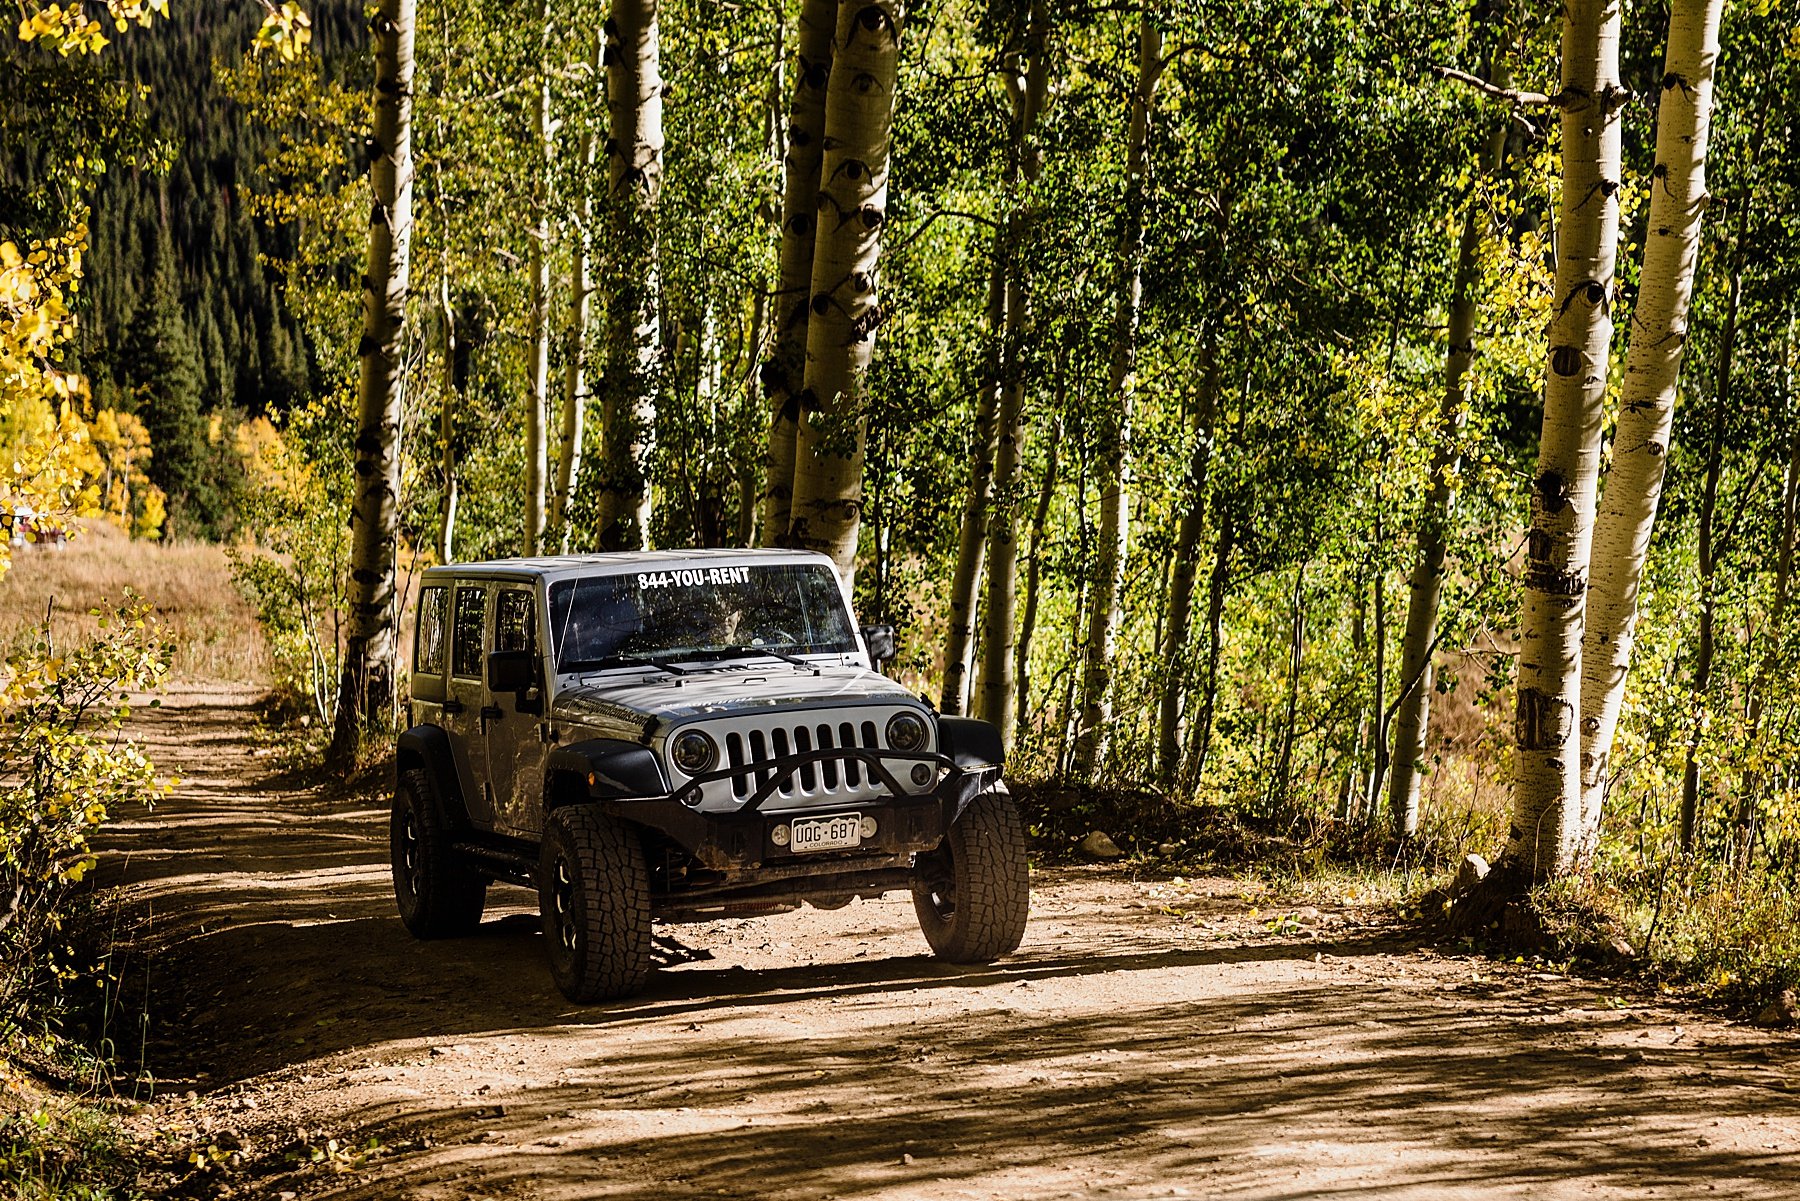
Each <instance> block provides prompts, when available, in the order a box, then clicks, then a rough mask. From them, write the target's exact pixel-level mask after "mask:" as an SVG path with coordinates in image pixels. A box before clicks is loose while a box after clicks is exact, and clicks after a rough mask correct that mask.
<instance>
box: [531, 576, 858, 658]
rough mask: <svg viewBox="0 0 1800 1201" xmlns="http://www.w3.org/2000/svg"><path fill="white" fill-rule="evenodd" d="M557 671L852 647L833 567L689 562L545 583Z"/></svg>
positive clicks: (852, 636)
mask: <svg viewBox="0 0 1800 1201" xmlns="http://www.w3.org/2000/svg"><path fill="white" fill-rule="evenodd" d="M550 629H551V636H552V638H553V639H554V647H555V652H556V666H557V670H558V671H603V670H605V669H607V668H611V667H646V666H648V667H657V668H662V669H664V670H668V669H669V668H668V665H669V664H671V663H676V662H681V661H684V660H685V661H689V662H692V661H695V660H700V661H705V660H714V661H722V660H726V659H734V658H747V657H750V656H753V655H770V656H773V657H775V658H778V659H788V658H790V657H791V656H795V655H823V654H852V653H854V652H855V651H856V649H857V642H856V635H855V633H854V632H853V631H852V629H851V627H850V615H849V614H848V613H846V612H845V611H844V598H843V593H842V592H840V591H839V590H838V582H837V576H836V575H835V574H834V573H833V572H832V570H831V568H829V567H827V566H824V565H822V564H811V563H775V564H769V565H767V566H763V565H739V566H733V567H711V566H699V565H696V566H692V567H675V568H660V569H658V570H655V571H637V572H618V573H612V574H607V575H592V576H583V577H581V578H579V579H572V580H558V581H557V582H555V583H554V584H552V585H550Z"/></svg>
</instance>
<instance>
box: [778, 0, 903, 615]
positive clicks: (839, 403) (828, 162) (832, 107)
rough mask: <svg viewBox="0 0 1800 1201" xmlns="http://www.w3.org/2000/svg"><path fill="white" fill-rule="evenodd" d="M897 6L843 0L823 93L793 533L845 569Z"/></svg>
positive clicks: (856, 488) (855, 522)
mask: <svg viewBox="0 0 1800 1201" xmlns="http://www.w3.org/2000/svg"><path fill="white" fill-rule="evenodd" d="M903 8H904V6H903V5H902V4H901V3H899V0H842V2H841V3H840V4H839V5H838V21H837V40H836V44H835V47H834V51H833V56H832V66H831V82H830V86H829V89H828V92H827V96H826V101H825V155H824V158H823V160H822V161H821V163H820V166H819V179H820V185H819V207H818V227H819V228H818V240H817V242H816V243H815V244H814V247H813V274H812V301H811V305H812V313H811V315H810V316H809V317H808V319H807V329H806V386H805V387H804V388H803V389H802V391H801V393H800V402H801V403H800V430H799V434H798V437H797V439H796V443H795V447H796V449H795V454H794V495H793V501H792V508H791V516H790V521H789V526H788V541H789V544H790V545H792V546H795V547H799V548H801V549H804V550H814V551H821V552H823V553H825V554H828V555H830V556H831V557H832V559H833V561H835V562H836V564H837V568H838V571H839V573H840V574H842V575H843V576H844V578H845V579H851V578H853V577H854V575H855V572H856V541H857V535H858V533H859V531H860V529H861V526H862V494H863V478H862V477H863V438H864V433H865V420H866V414H865V410H866V401H867V397H866V387H867V375H868V370H869V361H870V359H871V357H872V356H873V355H874V352H875V329H876V326H878V325H879V324H880V323H881V307H880V304H879V303H878V300H877V290H878V283H879V279H880V273H879V269H880V255H881V232H882V229H883V227H884V226H885V225H886V223H887V190H888V167H889V162H890V158H891V153H892V148H891V144H890V134H891V131H892V124H893V116H894V85H895V82H896V78H897V75H898V69H899V63H900V31H901V23H902V21H903V20H904V13H903V11H902V10H903Z"/></svg>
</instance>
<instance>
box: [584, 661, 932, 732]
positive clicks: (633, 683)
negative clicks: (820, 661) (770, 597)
mask: <svg viewBox="0 0 1800 1201" xmlns="http://www.w3.org/2000/svg"><path fill="white" fill-rule="evenodd" d="M896 702H898V703H901V704H906V703H911V704H912V705H913V706H915V707H922V706H921V703H920V701H919V699H918V697H916V696H914V695H913V694H912V693H910V692H908V691H907V690H906V689H905V688H903V687H902V686H901V685H899V684H897V683H895V682H894V681H893V680H890V679H888V678H887V677H886V676H883V675H880V674H878V673H876V672H873V671H868V670H866V669H864V668H860V667H837V666H823V665H821V666H820V667H819V668H818V669H817V672H816V674H815V671H814V669H813V668H812V667H810V666H809V667H798V666H794V665H792V664H787V663H781V664H775V665H770V664H762V663H756V664H738V663H732V664H728V665H725V666H722V667H719V668H717V669H716V670H694V671H690V674H687V675H681V676H678V675H674V674H672V673H665V672H661V671H657V670H655V669H643V670H636V671H628V672H616V673H609V674H607V675H605V676H601V677H598V678H596V677H593V676H590V677H588V678H587V679H586V680H584V681H583V682H581V683H578V684H575V685H573V686H569V687H565V688H563V689H561V690H560V691H559V692H558V694H557V698H556V704H555V706H554V710H555V716H556V717H558V718H560V719H562V720H564V721H574V722H580V723H582V724H584V725H616V726H636V727H638V728H640V729H644V728H646V727H648V726H650V725H651V723H650V722H648V721H647V720H646V719H648V718H656V719H659V720H664V721H678V720H683V719H686V718H691V717H706V716H716V715H720V714H726V713H742V712H744V711H746V710H756V709H779V708H840V707H844V706H853V705H863V704H873V705H891V704H894V703H896Z"/></svg>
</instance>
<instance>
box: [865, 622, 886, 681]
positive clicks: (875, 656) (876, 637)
mask: <svg viewBox="0 0 1800 1201" xmlns="http://www.w3.org/2000/svg"><path fill="white" fill-rule="evenodd" d="M862 640H863V648H864V649H865V650H867V651H868V652H869V661H870V662H871V663H873V664H875V668H876V670H878V671H879V670H880V669H881V665H882V664H883V663H887V662H890V661H892V659H893V658H894V627H893V626H864V627H863V628H862Z"/></svg>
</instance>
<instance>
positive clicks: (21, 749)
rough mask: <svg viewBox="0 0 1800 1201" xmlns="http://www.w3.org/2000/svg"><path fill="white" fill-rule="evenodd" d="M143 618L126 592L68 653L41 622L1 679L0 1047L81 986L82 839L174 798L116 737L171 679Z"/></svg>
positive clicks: (161, 646)
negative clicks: (124, 813)
mask: <svg viewBox="0 0 1800 1201" xmlns="http://www.w3.org/2000/svg"><path fill="white" fill-rule="evenodd" d="M149 611H150V607H149V605H148V604H146V603H145V602H144V601H142V600H141V599H140V598H138V597H136V596H135V595H132V594H131V593H129V592H128V593H127V596H126V600H125V602H124V603H123V604H121V605H119V606H117V607H114V608H112V609H110V610H109V611H106V612H97V613H94V614H92V616H94V617H95V618H96V623H97V628H96V630H95V632H94V633H93V634H92V635H91V636H89V637H88V638H86V639H85V640H84V641H81V642H80V643H78V644H77V645H74V646H72V647H69V648H63V647H59V646H58V645H57V642H56V638H55V636H54V633H53V627H52V625H51V623H50V620H49V618H48V617H46V619H45V622H44V624H43V625H41V626H39V627H37V628H36V630H35V631H34V632H33V634H32V635H31V636H30V637H29V638H28V639H27V640H26V641H25V643H24V645H23V646H22V647H21V648H20V649H18V650H17V651H15V652H14V653H13V654H12V655H10V656H9V657H8V658H7V660H6V663H5V666H4V668H0V1036H8V1037H10V1036H13V1035H16V1034H17V1033H18V1032H19V1031H20V1030H21V1029H25V1028H29V1027H30V1026H31V1025H32V1024H34V1023H36V1022H38V1021H40V1020H41V1019H42V1017H43V1015H44V1013H45V1012H47V1010H46V1008H45V1007H46V1005H50V1004H53V1002H54V1000H55V997H56V993H57V992H58V990H59V988H60V987H61V986H62V985H63V984H65V983H66V982H68V981H69V980H71V979H72V978H74V977H75V976H77V975H79V974H81V973H80V972H78V970H77V967H78V965H76V964H75V963H73V962H72V958H73V952H72V951H70V950H69V949H68V945H67V939H66V938H64V937H63V936H62V932H63V930H64V927H65V925H66V923H67V919H68V917H69V909H70V907H71V906H72V905H73V904H74V903H75V892H74V890H75V888H76V886H77V885H78V884H79V883H80V882H81V880H82V878H83V877H84V876H85V875H86V874H87V873H88V872H89V871H90V870H92V868H93V866H94V862H95V860H94V853H93V849H92V848H91V846H90V845H89V841H88V840H89V837H90V836H91V835H92V833H93V832H94V830H95V829H96V828H97V827H98V826H99V825H100V824H101V823H102V822H103V821H105V820H106V817H107V814H108V813H110V812H112V811H114V810H116V809H119V808H121V807H125V806H133V805H145V806H148V805H150V804H152V803H153V802H154V801H155V800H156V799H157V798H159V797H161V796H163V795H164V794H166V793H167V791H168V790H169V788H170V787H171V786H172V785H171V782H169V781H162V780H158V779H157V778H156V774H155V769H154V768H153V767H152V766H151V764H150V762H149V760H148V759H146V758H145V757H144V755H143V752H142V751H140V750H139V749H138V748H137V747H136V746H135V745H134V744H133V743H132V742H131V741H130V740H128V739H126V738H125V737H124V736H123V733H122V727H123V725H124V722H125V719H126V717H127V716H129V714H130V712H131V706H130V701H131V694H132V693H134V692H141V691H143V690H146V689H150V688H154V687H155V686H156V685H157V684H159V683H160V682H161V681H162V679H163V677H164V676H165V675H166V674H167V672H168V667H169V658H170V654H171V647H170V646H169V645H168V644H166V643H164V642H163V641H161V640H160V638H159V637H158V633H159V631H158V628H157V626H156V625H155V623H154V619H152V618H150V617H149V616H148V615H149ZM153 703H154V702H153Z"/></svg>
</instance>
